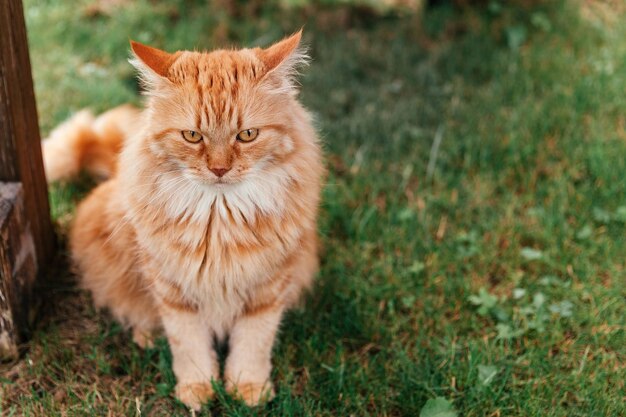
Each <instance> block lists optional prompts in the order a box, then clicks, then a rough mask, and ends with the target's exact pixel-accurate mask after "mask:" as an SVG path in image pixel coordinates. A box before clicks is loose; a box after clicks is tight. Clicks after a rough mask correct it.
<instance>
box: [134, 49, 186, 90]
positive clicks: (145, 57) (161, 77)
mask: <svg viewBox="0 0 626 417" xmlns="http://www.w3.org/2000/svg"><path fill="white" fill-rule="evenodd" d="M130 49H131V50H132V51H133V55H134V57H133V59H131V60H130V62H131V64H133V65H134V66H135V68H137V70H139V73H140V75H141V78H142V80H143V81H144V82H145V83H146V84H147V87H148V88H149V89H150V88H154V87H158V86H159V84H160V83H161V82H163V81H165V80H167V79H168V73H169V69H170V67H171V66H172V64H173V63H174V62H175V61H176V59H177V58H178V57H179V55H180V52H176V53H173V54H170V53H168V52H165V51H162V50H160V49H157V48H153V47H151V46H148V45H144V44H142V43H139V42H135V41H133V40H131V41H130Z"/></svg>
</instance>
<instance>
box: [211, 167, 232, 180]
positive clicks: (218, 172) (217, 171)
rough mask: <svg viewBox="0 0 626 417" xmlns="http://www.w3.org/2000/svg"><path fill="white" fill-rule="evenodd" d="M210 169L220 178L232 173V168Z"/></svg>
mask: <svg viewBox="0 0 626 417" xmlns="http://www.w3.org/2000/svg"><path fill="white" fill-rule="evenodd" d="M209 169H210V170H211V172H212V173H214V174H215V175H217V176H218V177H220V178H221V177H223V176H224V174H226V173H227V172H228V171H230V168H209Z"/></svg>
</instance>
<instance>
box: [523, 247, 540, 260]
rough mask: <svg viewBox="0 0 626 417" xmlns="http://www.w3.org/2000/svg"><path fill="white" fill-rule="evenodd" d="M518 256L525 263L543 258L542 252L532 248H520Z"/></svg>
mask: <svg viewBox="0 0 626 417" xmlns="http://www.w3.org/2000/svg"><path fill="white" fill-rule="evenodd" d="M520 255H521V256H522V258H524V259H526V260H527V261H536V260H538V259H542V258H543V252H541V251H540V250H537V249H533V248H522V250H521V251H520Z"/></svg>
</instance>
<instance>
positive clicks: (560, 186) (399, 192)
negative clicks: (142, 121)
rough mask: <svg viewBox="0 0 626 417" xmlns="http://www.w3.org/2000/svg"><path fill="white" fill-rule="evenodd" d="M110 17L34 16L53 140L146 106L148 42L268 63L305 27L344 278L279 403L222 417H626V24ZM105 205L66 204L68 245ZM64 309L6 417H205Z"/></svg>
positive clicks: (452, 17)
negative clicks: (83, 123)
mask: <svg viewBox="0 0 626 417" xmlns="http://www.w3.org/2000/svg"><path fill="white" fill-rule="evenodd" d="M70 3H71V4H70ZM88 3H89V2H85V1H77V2H63V1H61V0H45V1H44V0H37V1H35V0H27V1H26V16H27V21H28V26H29V36H30V42H31V55H32V63H33V67H34V77H35V83H36V91H37V97H38V106H39V112H40V118H41V126H42V129H43V131H44V133H45V132H47V131H49V129H50V128H51V127H53V126H54V125H55V124H56V123H58V122H60V121H61V120H62V119H64V118H65V117H67V116H68V115H69V114H71V112H73V111H75V110H77V109H80V108H82V107H84V106H89V107H91V108H93V109H94V110H97V111H100V110H105V109H107V108H109V107H111V106H114V105H116V104H119V103H123V102H127V101H131V102H136V103H138V102H140V98H139V97H138V95H137V89H136V84H135V82H134V80H133V71H132V69H131V67H130V65H129V64H128V63H127V62H126V58H127V56H128V43H127V42H128V38H129V37H133V38H136V39H138V40H140V41H144V42H147V43H151V44H154V45H155V46H159V47H163V48H166V49H170V50H175V49H178V48H194V47H197V48H213V47H217V46H223V45H228V44H231V43H236V44H243V45H257V44H268V43H270V42H271V41H273V40H276V39H279V38H280V37H281V36H282V35H283V34H284V33H288V32H291V31H294V30H296V29H297V28H299V27H300V26H301V25H303V24H304V23H306V28H305V40H306V42H307V43H308V44H309V45H310V52H311V55H312V57H313V62H312V65H311V66H310V67H309V68H308V69H307V70H306V71H305V74H304V76H303V77H302V100H303V101H304V103H305V104H306V105H307V106H308V107H309V108H310V109H311V110H312V111H313V112H314V113H315V115H316V117H317V120H318V125H319V130H320V132H321V136H322V137H323V140H324V143H325V147H326V153H327V162H328V166H329V169H330V176H329V178H328V185H327V187H326V188H325V191H324V201H323V210H322V216H321V220H320V229H321V233H322V235H323V243H324V246H325V253H324V256H323V261H322V263H323V265H322V270H321V272H320V275H319V279H318V281H317V285H316V287H315V290H314V292H313V293H312V294H311V295H310V296H309V297H308V298H307V301H306V303H305V307H304V309H302V310H300V311H295V312H292V313H290V314H289V315H288V316H287V318H286V320H285V322H284V325H283V326H282V330H281V332H280V335H279V338H278V341H277V343H276V347H275V351H274V364H275V371H274V374H273V379H274V381H275V383H276V385H277V391H278V395H277V398H276V399H275V400H274V401H273V402H272V403H271V404H269V405H267V406H266V407H264V408H259V409H255V410H250V409H248V408H246V407H245V406H243V405H242V404H240V403H237V402H235V401H234V400H232V399H230V398H228V397H227V396H226V395H224V394H223V393H220V395H219V396H218V398H217V399H216V400H215V401H214V402H213V403H212V404H210V405H208V406H207V407H206V408H205V411H204V414H203V415H209V414H210V413H213V414H214V415H219V414H220V413H224V414H228V415H242V416H244V415H293V416H299V415H320V416H321V415H324V416H348V415H355V416H361V415H376V416H384V415H394V416H396V415H397V416H399V415H405V416H417V415H419V413H420V410H422V408H423V406H424V404H425V403H426V401H427V400H429V399H432V398H435V397H443V398H446V399H447V400H448V401H449V402H451V403H452V404H453V406H454V408H455V409H456V410H457V412H458V415H459V416H542V417H544V416H618V415H626V405H625V404H626V395H625V394H624V392H626V391H625V387H624V380H625V379H626V364H625V361H626V337H625V335H626V319H625V317H626V285H625V284H626V241H625V239H624V236H625V233H626V25H624V24H623V22H624V19H626V15H624V14H618V13H617V12H615V13H614V15H613V16H611V15H610V14H609V15H607V14H602V13H600V12H599V10H603V9H602V8H601V7H600V6H598V7H599V8H595V7H592V6H594V4H595V3H594V2H591V6H589V7H588V8H586V9H585V10H586V13H581V11H580V8H579V7H578V6H577V3H575V2H567V3H565V2H563V3H558V4H557V3H556V2H546V3H550V4H552V5H551V6H535V7H533V8H530V7H525V6H524V3H525V2H521V1H520V2H518V3H521V5H518V6H503V4H504V3H506V2H491V6H489V7H485V8H482V7H474V8H472V9H467V10H462V11H459V10H454V9H453V8H450V7H448V6H442V7H438V8H433V9H429V10H426V11H424V13H423V14H422V15H419V16H415V15H403V14H400V15H395V14H394V13H390V14H386V15H382V16H380V15H376V14H370V13H368V12H364V11H363V10H361V9H352V8H349V7H347V6H342V7H341V10H336V9H334V8H333V7H332V6H329V5H328V4H327V3H328V2H322V3H323V5H320V6H319V7H317V8H305V9H300V8H296V9H293V10H291V11H284V10H283V11H280V10H277V9H276V8H275V7H274V6H271V5H270V6H263V7H259V8H258V10H252V9H246V11H244V12H243V13H242V15H241V16H238V17H233V16H228V15H227V14H226V13H225V12H223V11H220V10H219V9H216V8H215V7H208V6H207V5H206V2H202V1H191V2H190V1H183V0H178V1H168V2H147V1H143V0H137V1H134V2H131V5H130V6H127V7H123V8H118V9H115V10H114V11H113V12H112V15H111V16H102V15H99V16H95V17H89V16H87V15H86V13H85V10H86V4H88ZM77 4H78V6H77ZM590 10H591V12H590ZM581 15H584V16H585V17H581ZM438 131H439V132H440V134H441V145H440V148H439V152H438V156H437V158H436V164H435V168H434V170H433V171H432V175H431V176H430V177H429V176H428V175H427V166H428V163H429V159H430V153H431V147H432V144H433V141H434V139H435V137H436V136H437V132H438ZM83 192H84V190H83V189H82V188H81V187H80V186H76V185H71V186H55V187H53V188H52V193H51V200H52V205H53V212H54V216H55V218H57V219H58V220H59V222H60V223H61V224H62V225H65V224H67V221H68V219H69V218H70V217H71V211H72V210H73V207H74V204H75V201H76V200H77V199H78V197H79V196H80V195H82V194H83ZM60 230H61V232H63V230H64V227H61V229H60ZM52 275H53V276H54V277H57V276H59V277H64V276H67V274H66V273H65V272H64V269H63V266H61V269H60V270H59V272H57V273H55V274H52ZM56 281H59V282H56ZM42 286H43V290H44V291H45V294H46V295H47V296H46V298H47V299H48V301H49V302H48V304H50V306H48V307H46V309H45V310H44V311H46V317H45V318H44V319H43V320H42V321H41V323H40V324H39V326H38V327H37V328H36V330H35V332H34V337H33V339H32V341H31V342H29V343H28V345H27V346H25V348H26V349H25V350H26V352H25V354H24V357H23V359H22V360H20V361H18V362H15V363H11V364H6V365H3V368H2V371H3V372H2V373H1V374H0V377H1V380H2V384H3V389H2V400H1V401H0V407H1V408H0V409H1V410H2V413H3V415H40V416H57V415H58V416H61V415H73V416H74V415H85V416H91V415H107V413H109V412H110V413H111V415H139V412H138V411H137V410H138V409H141V413H142V415H154V416H170V415H185V414H186V413H187V412H186V410H185V409H184V407H183V406H182V405H180V404H179V403H177V402H176V401H175V400H174V399H173V396H172V389H173V386H174V383H175V381H174V376H173V374H172V371H171V368H170V361H171V358H170V355H169V350H168V348H167V344H166V342H165V341H164V340H160V342H159V343H158V345H157V347H156V348H155V349H152V350H149V351H146V352H143V351H140V350H138V349H137V348H136V347H134V346H133V345H132V343H131V340H130V337H129V335H128V334H127V333H126V332H124V331H123V329H121V328H120V327H119V326H118V325H117V324H115V323H113V322H112V320H111V319H110V318H109V317H108V316H107V315H106V314H104V313H96V312H95V311H94V310H93V308H92V307H91V306H90V301H89V298H88V296H87V295H86V294H84V293H82V292H80V291H79V290H77V289H75V287H74V285H73V283H72V282H71V281H67V279H65V280H51V282H48V283H44V284H43V285H42Z"/></svg>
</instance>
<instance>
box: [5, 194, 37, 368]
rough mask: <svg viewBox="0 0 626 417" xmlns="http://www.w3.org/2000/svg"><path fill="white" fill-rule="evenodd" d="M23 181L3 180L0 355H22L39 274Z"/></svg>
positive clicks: (6, 356) (12, 356) (10, 356)
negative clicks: (22, 344)
mask: <svg viewBox="0 0 626 417" xmlns="http://www.w3.org/2000/svg"><path fill="white" fill-rule="evenodd" d="M23 191H24V190H23V189H22V185H21V184H20V183H16V182H13V183H3V182H0V358H14V357H16V356H17V355H18V350H17V346H18V343H19V342H20V336H21V335H22V333H23V332H24V330H25V329H26V328H27V327H28V316H29V311H30V306H31V304H30V294H31V290H32V287H33V285H34V283H35V278H36V275H37V256H36V253H35V245H34V241H33V235H32V233H31V230H30V227H28V221H27V219H26V211H25V207H24V198H23V197H24V192H23Z"/></svg>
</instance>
